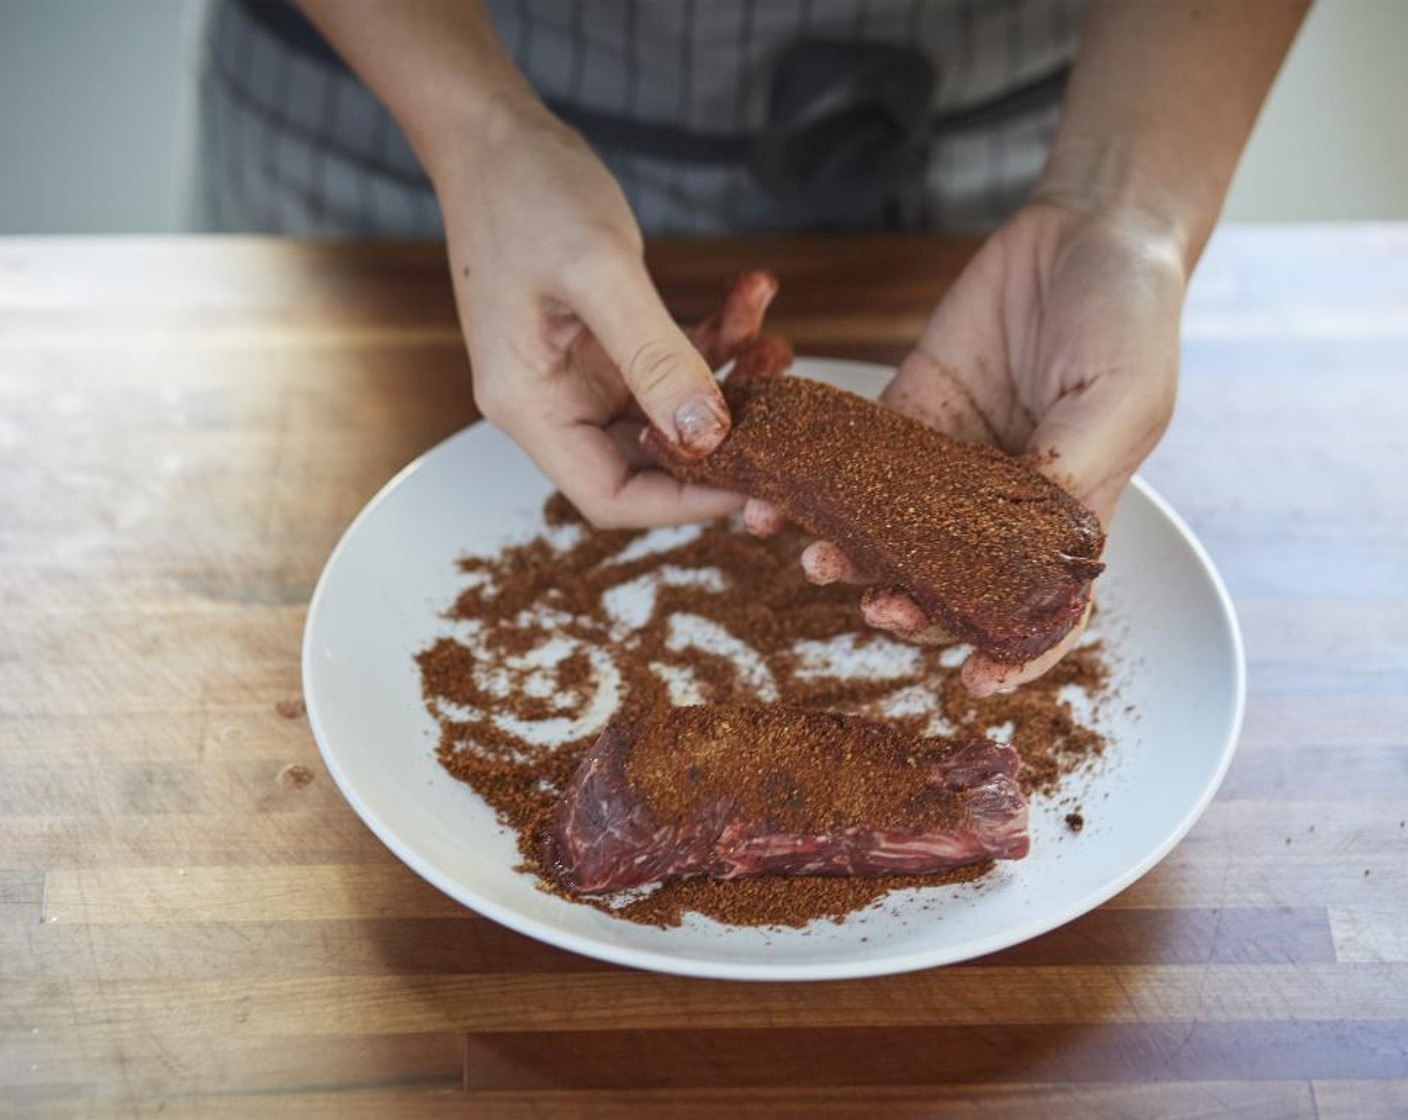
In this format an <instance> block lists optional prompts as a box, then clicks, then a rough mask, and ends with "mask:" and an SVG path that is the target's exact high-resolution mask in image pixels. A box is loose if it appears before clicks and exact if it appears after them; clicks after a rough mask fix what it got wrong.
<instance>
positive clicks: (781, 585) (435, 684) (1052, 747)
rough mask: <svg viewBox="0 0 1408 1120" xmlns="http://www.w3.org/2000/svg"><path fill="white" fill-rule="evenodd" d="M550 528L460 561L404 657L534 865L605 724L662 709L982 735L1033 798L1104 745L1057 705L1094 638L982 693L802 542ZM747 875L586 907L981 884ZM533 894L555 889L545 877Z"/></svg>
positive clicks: (806, 900)
mask: <svg viewBox="0 0 1408 1120" xmlns="http://www.w3.org/2000/svg"><path fill="white" fill-rule="evenodd" d="M543 517H544V521H545V522H546V524H547V526H548V531H547V532H546V533H544V534H543V535H540V536H537V537H534V538H532V539H531V540H528V541H525V542H522V543H519V544H514V545H510V546H508V547H506V548H504V549H503V550H501V551H500V552H499V553H497V554H496V555H494V556H469V557H466V558H464V559H463V560H461V561H460V569H461V571H462V572H463V573H464V576H465V577H466V582H467V586H466V587H465V588H464V590H463V591H461V593H460V595H459V597H458V598H457V599H456V601H455V604H454V605H453V607H451V609H450V610H449V611H448V612H447V615H446V619H447V624H448V628H449V630H450V633H448V634H447V635H446V636H444V637H442V638H440V639H439V640H437V641H436V642H435V643H434V644H433V645H431V646H430V647H429V648H428V649H425V650H423V651H422V652H421V653H420V654H418V655H417V657H416V661H417V663H418V664H419V667H420V672H421V685H422V691H423V694H424V697H425V701H426V704H427V707H428V708H429V709H430V711H431V713H432V714H433V715H434V716H435V718H436V719H437V721H438V723H439V726H440V737H439V742H438V745H437V756H438V758H439V760H440V762H441V764H442V765H443V766H444V767H445V768H446V769H447V770H448V771H449V772H450V773H451V774H452V775H454V776H455V777H456V778H459V779H460V780H462V781H464V782H466V783H468V784H469V785H470V786H471V787H472V788H473V789H474V790H475V792H476V793H478V794H479V795H480V796H481V797H482V798H483V799H484V800H485V801H486V802H487V803H488V804H489V805H490V806H491V807H492V808H493V809H494V811H495V812H496V813H497V814H498V817H499V819H500V820H501V821H502V822H503V823H504V824H506V825H507V826H508V827H510V828H512V829H513V830H514V831H515V832H516V833H517V837H518V847H519V852H520V854H521V856H522V864H521V867H522V869H523V870H524V871H526V872H529V873H533V874H536V873H537V872H538V866H537V852H538V846H539V837H540V835H541V833H542V831H543V829H544V828H545V827H546V826H547V824H548V822H549V820H550V819H551V815H552V811H553V808H554V806H555V805H556V803H557V800H558V798H559V797H560V796H561V793H562V791H563V789H564V788H565V787H566V785H567V783H568V781H569V780H570V779H571V777H572V775H573V773H575V771H576V769H577V766H578V764H579V763H580V761H581V758H582V756H583V754H584V753H585V752H586V750H587V749H588V748H589V747H590V746H591V745H592V743H593V742H594V741H595V740H596V737H597V735H598V734H599V733H600V731H601V729H602V728H603V727H604V726H605V724H606V722H607V720H608V719H610V718H612V717H613V716H621V717H625V718H628V719H634V718H640V717H642V716H644V715H645V714H647V713H648V712H650V711H651V710H653V709H655V708H657V707H658V706H660V705H663V704H680V703H719V704H721V703H733V704H754V705H757V704H774V703H784V704H790V705H792V706H795V707H804V708H813V709H825V710H831V711H841V712H849V713H854V714H858V715H866V716H870V717H871V718H874V719H882V720H884V721H886V722H887V723H889V724H890V725H892V726H893V727H894V728H895V729H896V730H897V731H898V732H901V733H903V734H906V735H911V736H922V735H934V734H945V735H952V736H973V735H991V736H993V737H996V738H999V739H1004V740H1006V741H1010V742H1011V743H1012V745H1013V746H1014V747H1015V748H1016V749H1017V751H1018V753H1019V754H1020V755H1021V757H1022V761H1023V769H1022V772H1021V780H1022V784H1023V787H1024V789H1025V790H1026V791H1027V792H1028V793H1029V794H1030V793H1051V792H1053V791H1054V790H1055V788H1056V786H1057V784H1058V783H1059V782H1060V780H1061V779H1062V778H1063V777H1064V776H1065V775H1067V774H1069V773H1071V772H1072V771H1073V770H1075V769H1077V768H1079V767H1080V766H1082V765H1083V764H1085V763H1086V762H1088V761H1089V760H1091V759H1092V758H1094V757H1095V756H1097V755H1098V754H1099V753H1100V752H1101V751H1102V750H1103V746H1104V743H1103V740H1102V738H1101V737H1100V735H1099V734H1098V733H1097V732H1096V731H1094V730H1093V729H1092V728H1090V727H1088V726H1086V725H1085V724H1083V723H1081V722H1080V720H1079V719H1078V718H1077V716H1076V713H1075V712H1074V710H1073V709H1072V707H1071V704H1070V703H1069V701H1068V700H1067V699H1066V694H1067V687H1068V686H1076V687H1077V688H1078V689H1081V690H1083V691H1084V692H1085V693H1086V694H1087V695H1089V696H1092V697H1098V695H1099V694H1100V693H1101V691H1102V690H1103V689H1104V688H1105V684H1106V680H1107V673H1106V669H1105V666H1104V663H1103V661H1102V659H1101V653H1100V648H1099V645H1098V643H1093V644H1090V645H1086V646H1084V647H1081V648H1078V649H1076V650H1074V651H1072V652H1071V653H1070V654H1068V655H1067V656H1066V657H1065V658H1064V659H1063V660H1062V661H1061V663H1060V664H1058V665H1057V666H1056V667H1055V669H1053V670H1052V671H1051V672H1049V673H1047V674H1046V676H1044V677H1043V678H1041V679H1040V680H1039V681H1035V682H1032V683H1031V684H1028V685H1025V686H1023V687H1022V688H1021V689H1020V690H1019V691H1017V692H1014V693H1010V694H1006V695H998V696H993V697H989V698H987V699H983V700H977V699H975V698H973V697H972V696H970V695H969V694H968V692H967V691H966V689H964V687H963V685H962V683H961V681H960V679H959V674H958V670H957V666H956V662H955V659H954V657H953V656H952V653H953V651H952V648H951V647H935V646H928V647H921V646H914V645H909V644H904V643H900V642H898V641H896V640H894V639H892V638H890V637H889V636H887V635H885V634H882V633H881V632H879V631H876V630H872V629H870V628H869V627H867V626H866V625H865V623H864V622H863V620H862V619H861V616H860V612H859V609H858V606H857V598H858V596H857V593H856V589H855V588H854V587H849V586H845V585H839V584H833V585H830V586H825V587H818V586H815V585H813V584H811V583H809V582H807V580H806V579H805V578H804V576H803V575H802V572H801V569H800V567H799V565H798V558H799V556H800V554H801V551H802V548H803V547H804V546H805V544H806V540H805V539H804V538H803V537H802V536H801V535H800V534H798V533H794V532H790V531H789V532H784V533H782V534H779V535H778V536H776V537H772V538H769V539H766V540H761V539H758V538H755V537H752V536H749V535H747V534H745V533H743V532H742V531H741V530H740V529H738V528H737V527H735V526H734V525H731V524H727V523H718V524H714V525H710V526H706V527H704V528H702V529H690V530H658V531H656V532H655V533H654V534H648V533H646V532H643V531H626V530H609V531H603V530H595V529H592V528H590V527H589V526H587V525H586V524H585V523H584V522H583V521H582V519H581V518H580V517H579V516H578V514H577V512H576V511H575V510H574V509H573V508H572V507H571V505H570V504H569V503H568V502H567V501H566V500H565V499H564V498H563V497H562V495H560V494H555V495H553V497H552V498H550V499H549V500H548V502H547V504H546V506H545V507H544V510H543ZM987 868H988V865H981V866H980V867H978V868H968V869H964V871H962V872H959V873H958V874H957V875H946V876H904V877H894V878H893V879H859V878H857V879H845V878H839V879H838V878H820V877H815V878H797V879H782V878H760V879H756V880H747V881H731V882H717V881H712V880H705V879H691V880H683V881H679V882H674V883H667V884H665V885H664V886H661V887H659V888H657V889H655V890H654V891H653V892H651V893H650V894H648V895H646V896H644V897H638V896H637V897H633V898H629V899H625V900H615V901H614V902H612V901H606V902H603V901H601V900H584V899H578V900H576V901H580V902H583V903H584V904H587V905H594V906H597V907H599V908H602V909H606V910H608V911H609V912H610V913H612V914H614V915H616V916H618V917H621V918H626V919H629V920H632V921H637V922H644V923H647V924H653V925H676V924H678V923H679V921H680V920H681V918H682V916H683V914H685V913H687V912H694V913H699V914H702V915H705V916H707V917H712V918H715V919H716V920H718V921H720V922H724V923H727V924H733V925H763V926H802V925H805V924H807V923H808V922H810V921H812V920H814V919H817V918H822V917H827V918H831V919H833V920H835V921H838V922H839V921H843V920H844V918H845V916H846V915H847V914H849V913H852V912H854V911H855V910H857V909H861V908H863V907H865V906H867V905H868V904H870V903H871V902H873V901H874V900H875V899H877V898H880V897H882V896H884V895H885V894H887V893H889V892H890V891H892V890H895V889H897V888H901V887H915V886H926V885H932V884H934V883H939V882H954V881H957V880H962V879H971V878H975V877H977V876H978V875H980V874H982V873H983V872H984V871H986V870H987ZM540 883H541V884H542V886H543V889H545V890H549V889H554V888H552V887H551V885H550V884H548V883H547V882H546V881H544V880H542V879H541V877H540Z"/></svg>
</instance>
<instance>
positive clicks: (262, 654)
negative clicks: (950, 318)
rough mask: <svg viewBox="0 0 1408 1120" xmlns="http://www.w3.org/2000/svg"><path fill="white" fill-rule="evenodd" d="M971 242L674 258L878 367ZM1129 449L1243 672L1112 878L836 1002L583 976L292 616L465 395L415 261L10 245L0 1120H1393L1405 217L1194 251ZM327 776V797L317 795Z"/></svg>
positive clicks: (157, 247)
mask: <svg viewBox="0 0 1408 1120" xmlns="http://www.w3.org/2000/svg"><path fill="white" fill-rule="evenodd" d="M971 251H972V244H971V243H969V242H963V241H953V240H949V241H924V240H903V241H901V240H874V239H851V240H815V241H760V242H716V243H678V242H676V243H660V244H657V245H654V246H653V247H652V250H651V257H652V262H653V266H654V268H655V270H656V273H657V275H658V277H659V279H660V282H661V284H662V287H663V289H664V290H665V292H666V293H667V295H668V297H669V299H670V301H671V303H672V305H673V306H674V307H675V308H676V309H677V311H678V312H679V313H680V314H681V315H683V316H690V315H697V314H699V313H702V312H703V311H704V310H706V309H707V307H708V306H709V305H710V303H711V302H712V301H713V300H714V299H715V298H716V297H717V295H718V293H719V292H720V290H721V288H722V286H723V283H724V280H725V278H726V277H727V275H728V274H730V273H731V272H733V271H736V270H737V269H739V268H742V267H745V266H766V267H771V268H774V269H776V270H777V271H778V272H779V273H780V274H781V275H782V278H783V294H782V297H781V299H780V301H779V306H778V308H777V315H776V318H775V322H776V325H777V327H778V328H779V329H781V330H782V331H784V332H786V333H787V334H789V335H791V336H792V337H793V339H794V340H795V341H796V343H797V345H798V349H799V350H801V351H802V352H810V353H817V354H841V355H850V356H859V357H871V358H881V359H888V360H895V359H897V358H898V357H899V356H901V355H902V354H903V352H904V350H905V348H906V346H907V345H908V343H909V342H910V341H911V340H912V339H913V337H914V336H915V335H916V334H917V332H918V330H919V329H920V327H921V325H922V323H923V321H924V318H925V316H926V314H927V312H928V310H929V309H930V308H931V306H932V305H933V303H934V301H935V300H936V299H937V297H938V296H939V295H940V293H941V292H942V291H943V289H944V287H945V286H946V284H948V283H949V282H951V280H952V278H953V277H954V275H955V274H956V271H957V270H958V269H959V268H960V267H961V265H962V262H963V261H964V260H965V259H966V257H967V255H968V254H969V253H970V252H971ZM1185 334H1186V345H1185V348H1184V373H1183V386H1182V394H1181V399H1180V404H1179V410H1178V415H1177V417H1176V419H1175V421H1174V424H1173V427H1172V429H1171V431H1170V432H1169V435H1168V437H1167V439H1166V440H1165V441H1164V443H1163V445H1162V446H1161V447H1160V448H1159V450H1158V451H1157V453H1156V454H1155V455H1154V457H1153V459H1152V460H1151V461H1150V462H1149V464H1148V466H1147V470H1146V474H1147V476H1148V477H1149V478H1150V479H1151V481H1153V482H1154V483H1155V484H1156V485H1157V486H1158V487H1159V488H1160V489H1161V490H1162V491H1163V492H1164V493H1165V494H1166V495H1167V496H1168V497H1169V498H1170V499H1171V500H1172V501H1173V503H1174V504H1175V505H1176V506H1177V507H1178V508H1179V510H1180V511H1181V512H1182V513H1183V514H1184V515H1185V516H1186V517H1187V519H1188V520H1189V521H1190V522H1191V523H1192V525H1193V527H1194V528H1195V529H1196V531H1197V532H1198V533H1199V535H1200V536H1201V537H1202V539H1203V541H1204V542H1205V543H1206V544H1207V546H1208V548H1209V549H1210V551H1211V552H1212V554H1213V556H1214V557H1215V559H1216V560H1217V562H1218V564H1219V566H1220V567H1221V569H1222V571H1223V573H1224V574H1225V575H1226V577H1227V579H1228V582H1229V584H1230V587H1231V589H1232V592H1233V594H1234V596H1235V598H1236V600H1237V604H1238V609H1239V611H1240V614H1241V619H1242V623H1243V626H1244V628H1245V632H1246V638H1247V648H1248V656H1249V659H1250V666H1249V667H1250V688H1251V695H1250V703H1249V708H1248V713H1247V722H1246V731H1245V734H1244V736H1243V741H1242V745H1241V749H1240V752H1239V754H1238V756H1237V759H1236V761H1235V763H1234V765H1233V767H1232V771H1231V773H1230V774H1229V776H1228V779H1227V782H1226V785H1225V786H1224V788H1223V790H1222V793H1221V795H1220V796H1219V797H1218V799H1217V801H1216V802H1215V803H1214V804H1213V806H1212V807H1211V809H1210V810H1209V811H1208V813H1207V815H1206V816H1205V817H1204V818H1203V820H1202V821H1201V823H1200V824H1199V825H1198V826H1197V827H1196V829H1195V830H1194V831H1193V832H1192V834H1191V835H1190V836H1189V837H1188V838H1187V840H1186V841H1185V842H1184V843H1183V844H1182V845H1181V846H1180V847H1179V848H1178V849H1177V850H1176V851H1175V852H1174V853H1173V854H1172V855H1171V856H1170V857H1169V858H1168V859H1167V860H1165V861H1164V863H1163V864H1162V865H1161V866H1159V867H1158V868H1157V869H1156V870H1155V871H1153V872H1152V873H1151V874H1150V875H1148V876H1147V877H1146V878H1144V879H1143V880H1142V881H1140V882H1139V883H1137V884H1136V885H1135V886H1133V887H1131V888H1130V889H1129V890H1127V891H1126V892H1125V893H1124V894H1122V895H1120V896H1119V897H1117V898H1116V899H1114V900H1113V901H1111V902H1110V903H1109V904H1108V905H1106V906H1104V907H1102V908H1101V909H1099V910H1097V911H1095V912H1094V913H1092V914H1090V915H1088V916H1086V917H1085V918H1082V919H1080V920H1079V921H1076V922H1073V923H1071V924H1070V925H1068V926H1066V927H1065V928H1063V929H1060V930H1057V931H1055V932H1053V933H1051V934H1048V935H1047V936H1045V937H1042V938H1040V939H1038V940H1035V941H1032V942H1030V943H1028V944H1025V945H1021V946H1019V947H1017V948H1014V949H1011V950H1008V951H1006V952H1003V953H1000V954H997V955H995V956H993V957H989V958H985V959H982V960H978V961H974V962H971V963H970V964H966V965H961V966H955V967H949V968H945V969H938V970H932V971H929V972H922V973H918V974H914V975H909V976H901V977H890V978H884V979H879V980H868V981H853V982H844V983H832V984H799V985H766V984H730V983H722V982H709V981H699V980H684V979H676V978H669V977H662V976H654V975H649V974H645V973H640V972H633V971H629V970H625V969H620V968H614V967H610V966H606V965H602V964H598V963H596V962H593V961H589V960H586V959H584V958H580V957H575V956H572V955H570V954H566V953H563V952H560V951H557V950H555V949H551V948H548V947H546V946H543V945H539V944H537V943H535V942H532V941H529V940H527V939H525V938H522V937H520V936H518V935H516V934H513V933H510V932H508V931H507V930H504V929H502V928H500V927H498V926H496V925H494V924H493V923H491V922H489V921H487V920H485V919H482V918H479V917H477V916H476V915H474V914H472V913H470V912H468V911H466V910H463V909H461V908H460V907H459V906H457V905H456V904H454V903H453V902H451V901H449V900H448V899H447V898H445V897H444V896H442V895H440V894H439V893H438V892H436V891H435V890H434V889H433V888H431V887H430V886H428V885H426V884H425V883H423V882H421V881H420V880H419V879H417V878H416V877H415V876H414V875H413V874H412V873H411V872H410V871H408V870H406V869H405V868H404V867H403V866H402V865H401V864H400V863H398V862H397V861H396V860H395V859H394V858H393V857H392V856H391V855H390V854H389V853H388V852H387V851H385V850H384V849H383V848H382V847H381V845H380V844H379V843H378V842H377V841H376V840H375V839H374V838H373V837H372V836H371V834H370V833H369V832H367V830H366V829H365V828H364V827H363V826H362V825H361V823H360V822H359V821H358V820H357V818H356V817H355V816H354V815H353V813H352V811H351V810H350V809H349V808H348V807H347V805H346V804H345V803H344V802H343V800H342V799H341V797H340V796H339V794H338V793H337V791H336V789H335V788H334V786H333V784H332V782H331V781H330V779H329V778H328V776H327V773H326V771H325V770H324V769H323V767H322V765H321V763H320V761H319V757H318V753H317V750H316V748H315V746H314V743H313V739H312V736H311V734H310V732H309V729H308V726H307V724H306V722H305V719H304V716H303V709H302V703H301V699H300V694H301V693H300V683H299V668H298V657H299V643H300V636H301V628H302V624H303V618H304V609H305V604H306V603H307V600H308V596H309V594H310V592H311V590H312V587H313V583H314V580H315V579H316V577H317V575H318V572H319V570H320V568H321V566H322V564H323V562H324V560H325V559H326V557H327V555H328V552H329V550H330V549H331V547H332V545H333V543H334V541H335V540H336V539H337V537H338V535H339V534H340V533H341V531H342V530H343V528H344V527H345V526H346V524H347V523H348V521H349V520H350V519H351V518H352V517H353V515H354V514H355V513H356V512H357V510H358V509H359V508H360V507H361V506H362V504H363V503H364V502H365V501H366V500H367V499H368V498H369V497H370V496H371V495H372V494H373V493H374V492H375V490H376V489H377V488H378V487H379V486H380V485H381V484H382V483H383V482H384V481H385V480H386V479H387V478H388V477H389V476H390V475H391V474H392V473H393V472H394V471H395V470H396V469H397V468H399V467H400V466H401V465H402V464H404V463H405V462H407V461H408V460H409V459H411V458H413V457H414V456H415V455H417V454H419V453H420V452H421V451H423V450H425V449H426V448H428V447H429V446H431V445H432V444H433V443H435V442H436V441H437V440H439V439H441V438H443V437H444V436H446V435H449V434H450V433H451V432H453V431H455V430H456V429H458V428H459V427H461V426H463V425H464V424H466V423H468V422H470V421H471V420H472V419H473V411H472V404H471V398H470V391H469V380H468V370H467V368H466V362H465V358H464V355H463V351H462V347H461V343H460V340H459V336H458V333H457V330H456V326H455V320H454V313H453V307H452V305H451V302H450V297H449V289H448V284H447V281H446V277H445V271H444V266H443V262H442V260H441V256H440V253H439V251H438V250H436V249H435V248H433V247H428V246H376V247H365V246H361V247H359V246H337V247H333V246H310V245H299V244H287V243H280V242H274V241H262V240H215V239H211V240H174V241H152V240H120V239H111V240H33V241H27V240H13V241H8V242H0V1115H5V1116H23V1117H31V1116H62V1117H70V1116H120V1117H128V1116H134V1117H135V1116H152V1115H157V1114H160V1115H162V1116H164V1117H173V1116H196V1117H243V1116H250V1115H263V1116H277V1117H335V1118H337V1120H351V1118H356V1117H376V1118H382V1117H395V1116H416V1117H439V1116H451V1115H453V1116H464V1115H472V1116H476V1117H503V1118H523V1120H528V1118H530V1117H531V1118H535V1120H566V1118H576V1117H592V1118H596V1117H601V1118H604V1120H616V1118H627V1117H664V1118H674V1117H678V1118H682V1120H706V1118H707V1120H721V1118H724V1117H730V1118H732V1117H768V1118H775V1120H811V1118H814V1117H837V1118H854V1120H869V1118H873V1117H882V1118H884V1117H895V1118H916V1120H917V1118H924V1120H941V1118H943V1120H947V1118H960V1117H961V1118H965V1120H968V1118H976V1117H979V1116H981V1117H983V1118H984V1120H1003V1118H1007V1117H1014V1118H1015V1117H1041V1118H1043V1120H1049V1118H1051V1117H1057V1116H1067V1115H1069V1116H1079V1117H1083V1118H1103V1117H1139V1118H1150V1117H1155V1118H1157V1117H1221V1116H1235V1117H1240V1118H1253V1117H1255V1118H1265V1120H1300V1118H1309V1117H1318V1118H1320V1120H1390V1118H1403V1117H1405V1116H1408V828H1405V825H1404V818H1405V817H1408V227H1393V226H1370V227H1342V228H1285V227H1282V228H1264V229H1240V230H1225V231H1222V232H1221V233H1219V235H1218V236H1217V238H1216V239H1215V241H1214V243H1213V245H1212V247H1211V249H1210V250H1209V253H1208V257H1207V259H1206V261H1205V262H1204V266H1203V268H1202V271H1201V273H1200V275H1199V278H1198V280H1197V283H1196V285H1195V288H1194V291H1193V294H1192V296H1191V298H1190V301H1189V306H1188V311H1187V317H1186V332H1185ZM309 779H311V780H309Z"/></svg>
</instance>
